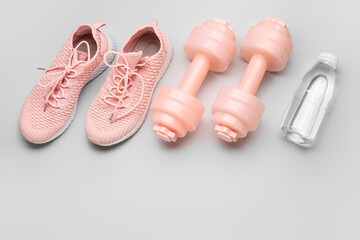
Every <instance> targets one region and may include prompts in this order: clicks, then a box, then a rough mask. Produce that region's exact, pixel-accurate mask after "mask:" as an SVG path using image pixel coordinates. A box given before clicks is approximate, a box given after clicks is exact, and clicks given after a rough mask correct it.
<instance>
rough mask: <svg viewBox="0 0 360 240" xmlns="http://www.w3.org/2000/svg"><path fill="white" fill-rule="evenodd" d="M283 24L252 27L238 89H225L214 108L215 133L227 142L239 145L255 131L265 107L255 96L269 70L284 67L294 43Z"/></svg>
mask: <svg viewBox="0 0 360 240" xmlns="http://www.w3.org/2000/svg"><path fill="white" fill-rule="evenodd" d="M290 38H291V37H290V33H289V31H288V29H287V27H286V24H285V22H284V21H282V20H281V19H278V18H272V19H269V20H264V21H262V22H260V23H259V24H258V25H256V26H253V27H251V28H250V30H249V32H248V33H247V35H246V37H245V39H244V42H243V44H242V46H241V49H240V54H241V56H242V57H243V58H244V59H245V60H246V61H247V62H249V65H248V67H247V68H246V71H245V73H244V75H243V77H242V79H241V81H240V84H239V86H238V87H237V88H234V87H223V88H222V89H221V90H220V92H219V95H218V97H217V99H216V101H215V103H214V106H213V108H212V111H211V112H212V114H213V119H212V122H213V124H214V125H215V132H216V134H217V135H218V136H219V137H220V138H221V139H223V140H225V141H227V142H236V141H237V139H238V138H244V137H245V136H246V135H247V133H248V132H253V131H255V130H256V128H257V126H258V124H259V122H260V118H261V115H262V114H263V112H264V110H265V107H264V105H263V103H262V102H261V101H260V100H259V99H258V98H257V97H256V96H255V93H256V91H257V89H258V87H259V85H260V82H261V80H262V78H263V76H264V74H265V72H266V71H270V72H278V71H281V70H283V69H284V68H285V65H286V62H287V60H288V59H289V56H290V53H291V50H292V43H291V40H290Z"/></svg>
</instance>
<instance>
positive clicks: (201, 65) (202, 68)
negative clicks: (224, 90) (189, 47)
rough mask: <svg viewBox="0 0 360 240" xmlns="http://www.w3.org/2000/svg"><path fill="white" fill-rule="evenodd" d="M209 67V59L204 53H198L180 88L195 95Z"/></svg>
mask: <svg viewBox="0 0 360 240" xmlns="http://www.w3.org/2000/svg"><path fill="white" fill-rule="evenodd" d="M209 69H210V61H209V59H208V58H207V57H206V56H205V55H203V54H198V55H196V56H195V57H194V59H193V61H192V63H191V65H190V67H189V69H188V71H187V72H186V74H185V76H184V78H183V80H182V81H181V83H180V86H179V89H180V90H182V91H184V92H187V93H189V94H191V95H192V96H195V95H196V93H197V91H198V90H199V88H200V86H201V84H202V82H203V81H204V79H205V77H206V74H207V73H208V71H209Z"/></svg>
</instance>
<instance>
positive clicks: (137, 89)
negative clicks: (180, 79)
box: [86, 24, 171, 145]
mask: <svg viewBox="0 0 360 240" xmlns="http://www.w3.org/2000/svg"><path fill="white" fill-rule="evenodd" d="M149 33H153V34H156V36H157V38H158V40H159V48H158V51H157V52H156V53H155V54H153V55H151V56H144V55H145V52H146V49H142V51H139V52H136V47H135V46H136V45H137V44H138V42H139V40H140V39H142V38H144V36H146V35H147V34H149ZM147 45H149V44H147ZM144 46H145V45H144ZM145 47H146V46H145ZM168 48H169V46H168V42H167V39H166V37H165V36H164V35H163V34H162V33H161V32H160V31H159V30H158V28H157V27H156V24H150V25H145V26H143V27H141V28H140V29H139V30H138V31H137V32H136V33H135V34H134V35H133V36H132V37H131V38H130V39H129V40H128V42H127V43H126V44H125V45H124V47H123V49H122V51H121V52H120V53H119V54H120V55H121V57H120V56H119V57H118V59H117V62H116V64H119V63H121V61H122V59H121V58H126V60H127V63H128V65H127V66H129V67H130V68H131V69H132V70H135V71H136V70H137V73H138V74H139V75H141V77H139V76H137V75H132V76H131V79H130V81H131V82H133V85H132V86H131V87H130V88H129V96H128V97H126V98H124V99H123V100H124V103H123V104H121V105H120V107H115V108H114V106H113V105H110V104H108V103H107V102H106V101H104V96H106V95H109V85H110V86H111V85H114V81H113V78H114V75H116V74H117V72H116V69H115V68H113V69H112V70H111V72H110V74H109V76H108V77H107V79H106V81H105V83H104V84H103V86H102V87H101V89H100V92H99V93H98V94H97V96H96V97H95V99H94V101H93V102H92V104H91V106H90V109H89V112H88V115H87V119H86V133H87V136H88V138H89V140H90V141H92V142H93V143H95V144H98V145H111V144H113V143H117V142H120V141H122V140H123V139H125V138H127V137H129V136H130V135H131V134H133V133H134V132H135V131H136V130H137V129H138V128H139V127H140V125H141V124H142V121H143V120H144V118H145V115H146V114H147V109H148V106H149V102H150V100H151V95H152V93H153V91H154V88H155V85H156V83H157V81H158V80H159V78H160V77H161V74H162V73H163V71H164V69H166V67H167V64H168V61H169V57H170V56H169V54H171V53H169V49H168ZM144 62H145V63H144ZM139 65H140V66H139ZM140 78H141V79H140ZM142 84H143V85H142ZM142 87H143V91H142ZM120 88H121V90H124V89H123V86H122V87H120ZM115 94H116V91H115ZM118 94H119V95H120V94H121V91H120V92H119V93H118ZM110 100H111V99H110ZM113 100H115V102H116V101H117V99H113ZM134 106H135V108H133V109H132V110H131V108H132V107H134ZM129 109H130V111H129ZM112 118H114V119H112Z"/></svg>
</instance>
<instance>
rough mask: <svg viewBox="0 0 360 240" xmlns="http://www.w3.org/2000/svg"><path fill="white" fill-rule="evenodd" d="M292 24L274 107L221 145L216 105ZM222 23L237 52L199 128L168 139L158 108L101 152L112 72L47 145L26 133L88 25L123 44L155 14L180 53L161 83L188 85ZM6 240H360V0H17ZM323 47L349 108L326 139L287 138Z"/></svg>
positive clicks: (9, 47)
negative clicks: (262, 45) (42, 88)
mask: <svg viewBox="0 0 360 240" xmlns="http://www.w3.org/2000/svg"><path fill="white" fill-rule="evenodd" d="M273 16H277V17H280V18H283V19H284V20H285V21H286V22H287V24H288V27H289V29H290V32H291V34H292V40H293V44H294V50H293V52H292V55H291V57H290V60H289V62H288V65H287V68H286V70H285V71H283V72H281V73H278V74H269V73H267V74H266V76H265V79H264V80H263V83H262V85H261V87H260V89H259V92H258V94H257V96H258V97H259V98H260V99H261V100H262V101H263V102H264V104H265V106H266V111H265V113H264V115H263V118H262V121H261V124H260V126H259V128H258V130H257V131H256V132H255V133H252V134H250V135H249V136H248V138H246V139H245V140H243V141H239V142H238V143H236V144H228V143H225V142H222V141H221V140H219V139H218V138H217V137H216V136H215V135H214V132H213V126H212V124H211V113H210V109H211V106H212V104H213V102H214V100H215V98H216V95H217V94H218V91H219V90H220V88H221V87H222V86H236V85H237V84H238V82H239V80H240V78H241V75H242V73H243V72H244V70H245V68H246V66H247V64H246V63H245V61H243V60H242V59H241V57H240V55H239V51H238V50H239V47H240V44H241V42H242V40H243V38H244V36H245V34H246V33H247V31H248V29H249V27H250V26H251V25H254V24H256V23H258V22H259V21H260V20H262V19H266V18H269V17H273ZM214 17H221V18H224V19H226V20H228V21H229V22H230V23H231V24H232V25H233V27H234V29H235V34H236V43H237V47H238V50H237V53H236V55H235V57H234V59H233V61H232V63H231V65H230V67H229V69H228V71H227V72H226V73H224V74H214V73H210V74H209V75H208V77H207V79H206V81H205V82H204V84H203V86H202V88H201V89H200V91H199V93H198V95H197V96H198V98H199V99H200V100H201V101H202V102H203V103H204V105H205V107H206V111H205V114H204V115H203V118H202V120H201V123H200V125H199V127H198V129H197V131H196V132H194V133H191V134H188V136H187V137H186V138H185V139H181V140H179V141H178V142H177V143H176V144H166V143H163V142H161V141H160V140H158V139H157V138H156V136H155V135H154V134H153V132H152V123H151V119H150V116H151V113H150V115H149V117H148V118H147V119H146V121H145V123H144V125H143V127H142V128H141V129H140V130H139V132H138V133H137V134H136V135H134V137H132V138H131V139H129V140H128V141H126V142H124V143H123V144H120V145H117V146H115V147H113V148H109V149H102V148H99V147H96V146H95V145H93V144H91V143H90V142H88V140H87V138H86V135H85V130H84V123H85V117H86V113H87V110H88V108H89V105H90V103H91V101H92V99H93V98H94V97H95V95H96V94H97V92H98V90H99V88H100V86H101V85H102V83H103V82H104V80H105V77H106V75H107V73H108V70H107V71H106V72H105V73H104V74H103V75H101V76H100V77H99V78H98V79H96V80H95V81H93V82H92V83H90V84H89V85H88V86H87V87H86V88H85V89H84V91H83V92H82V94H81V96H80V101H79V105H78V112H77V114H76V116H75V119H74V121H73V123H72V125H71V126H70V128H69V129H68V130H67V131H66V132H65V133H64V134H63V135H62V136H61V137H60V138H58V139H57V140H56V141H54V142H52V143H50V144H47V145H45V146H34V145H31V144H29V143H27V142H26V141H25V140H23V138H22V137H21V135H20V133H19V129H18V119H19V116H20V111H21V107H22V104H23V102H24V100H25V98H26V97H27V95H28V94H29V92H30V90H31V88H32V87H33V86H34V85H35V84H36V82H37V79H38V78H39V76H40V75H41V74H42V72H40V71H37V70H36V67H38V66H45V67H46V66H48V65H49V64H50V63H51V62H52V60H53V59H54V57H55V56H56V54H57V53H58V51H59V50H60V48H61V47H62V45H63V43H64V42H65V40H66V39H67V38H68V37H69V36H70V34H71V33H72V32H73V31H74V30H75V28H76V27H77V26H78V25H80V24H82V23H85V22H90V23H93V22H95V21H97V20H103V21H105V22H106V23H107V24H108V25H107V27H106V31H107V32H108V33H110V34H111V35H112V36H113V38H114V39H115V40H116V42H117V44H118V46H122V45H123V44H124V43H125V41H126V40H127V39H128V37H129V36H130V35H131V34H133V32H134V31H135V30H136V29H137V28H138V27H140V26H141V25H143V24H146V23H149V22H150V21H151V19H152V18H155V19H158V20H159V28H160V29H161V30H162V31H163V32H164V33H165V34H166V35H167V36H168V38H169V39H170V41H171V42H172V45H173V46H174V50H175V54H174V58H173V61H172V64H171V65H170V68H169V70H168V71H167V73H166V74H165V76H164V78H163V79H162V80H161V81H160V84H159V85H158V87H157V89H156V92H157V91H158V90H159V87H162V86H178V84H179V83H180V81H181V78H182V77H183V75H184V74H185V71H186V70H187V68H188V67H189V65H190V62H189V61H188V59H187V58H186V56H185V54H184V52H183V50H182V46H183V44H184V42H185V40H186V38H187V37H188V35H189V33H190V31H191V29H192V28H193V27H195V26H197V25H200V24H202V23H203V21H205V20H207V19H212V18H214ZM0 20H1V21H0V22H1V25H2V26H1V30H2V31H1V32H2V33H1V39H0V45H1V53H0V65H1V66H2V67H1V93H0V106H1V117H0V128H1V132H0V133H1V138H0V149H1V151H0V239H2V240H10V239H17V240H20V239H21V240H22V239H36V240H42V239H44V240H49V239H59V240H60V239H61V240H63V239H87V240H90V239H136V240H140V239H166V240H168V239H181V240H182V239H207V240H209V239H258V240H263V239H276V240H279V239H286V240H288V239H292V240H294V239H316V240H319V239H327V240H330V239H347V240H349V239H359V238H360V233H359V229H358V228H359V224H360V217H359V214H360V206H359V202H360V189H359V180H360V174H359V171H360V161H359V160H360V147H359V143H360V134H359V133H360V124H359V122H360V114H359V103H360V95H359V91H360V81H359V61H358V58H359V43H360V34H359V3H358V1H355V0H353V1H333V0H326V1H325V0H321V1H313V0H303V1H287V0H272V1H266V0H264V1H254V0H252V1H226V0H222V1H194V0H193V1H185V0H183V1H176V2H175V1H174V2H173V1H156V0H152V1H106V0H102V1H98V2H96V1H94V2H91V1H85V0H81V1H68V0H66V1H65V0H64V1H57V2H56V1H54V2H52V1H45V0H44V1H20V2H19V1H7V2H6V3H2V7H1V14H0ZM322 51H329V52H332V53H334V54H335V55H336V56H337V57H338V59H339V65H338V71H337V83H336V84H337V85H336V99H335V101H334V102H333V103H334V104H333V106H332V108H331V109H330V111H329V112H328V114H327V116H326V118H325V124H324V125H323V128H322V129H321V132H320V135H319V138H318V144H317V145H316V146H315V148H313V149H310V150H304V149H301V148H299V147H297V146H296V145H293V144H291V143H288V142H286V141H284V140H283V139H282V138H281V131H280V129H279V126H280V123H281V121H282V118H283V116H284V114H285V111H286V109H287V106H288V104H289V103H290V100H291V99H292V96H293V94H294V91H295V89H296V87H297V85H298V83H299V81H300V80H301V78H302V76H303V75H304V74H305V73H306V71H308V70H309V69H310V67H311V66H312V65H313V63H314V60H315V58H316V56H317V55H318V54H319V53H320V52H322Z"/></svg>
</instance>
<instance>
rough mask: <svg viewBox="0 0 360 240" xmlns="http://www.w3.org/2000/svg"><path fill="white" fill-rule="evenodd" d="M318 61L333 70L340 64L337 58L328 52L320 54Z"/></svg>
mask: <svg viewBox="0 0 360 240" xmlns="http://www.w3.org/2000/svg"><path fill="white" fill-rule="evenodd" d="M317 61H318V62H320V63H323V64H325V65H328V66H329V67H331V68H333V69H336V65H337V62H338V60H337V58H336V57H335V56H334V55H333V54H331V53H327V52H323V53H320V54H319V56H318V58H317Z"/></svg>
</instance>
